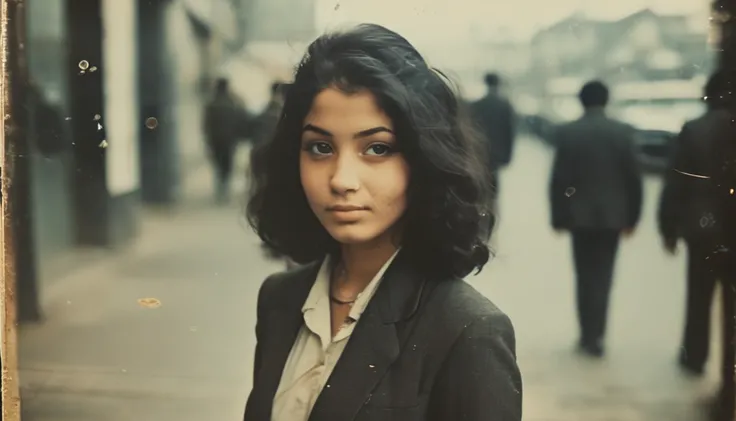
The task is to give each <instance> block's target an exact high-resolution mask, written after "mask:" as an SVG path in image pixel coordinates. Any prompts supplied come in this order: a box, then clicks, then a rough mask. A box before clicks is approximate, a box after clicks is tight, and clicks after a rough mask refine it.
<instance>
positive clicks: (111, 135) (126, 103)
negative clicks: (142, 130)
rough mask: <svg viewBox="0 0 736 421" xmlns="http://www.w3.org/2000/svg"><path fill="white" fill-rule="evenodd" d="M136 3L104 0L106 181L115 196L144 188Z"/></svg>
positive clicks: (127, 0)
mask: <svg viewBox="0 0 736 421" xmlns="http://www.w3.org/2000/svg"><path fill="white" fill-rule="evenodd" d="M136 20H137V18H136V2H135V1H133V0H123V1H121V0H102V24H103V27H104V28H105V29H104V37H103V40H102V45H103V47H102V48H103V59H104V62H103V63H102V66H104V67H103V70H104V72H105V78H104V86H103V91H104V93H105V105H104V107H105V124H106V125H107V127H105V129H106V133H107V139H106V141H107V147H106V149H107V151H106V154H105V156H106V166H105V170H106V176H107V177H106V181H107V190H108V193H109V194H110V195H111V196H120V195H123V194H128V193H131V192H134V191H136V190H138V189H139V187H140V172H139V171H138V167H139V165H140V163H139V156H138V126H139V124H140V123H141V122H138V119H139V117H138V77H137V72H136V67H137V65H138V64H137V50H136V38H135V34H136V30H137V23H136Z"/></svg>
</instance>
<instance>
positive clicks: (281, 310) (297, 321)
mask: <svg viewBox="0 0 736 421" xmlns="http://www.w3.org/2000/svg"><path fill="white" fill-rule="evenodd" d="M320 263H321V262H319V263H315V264H313V265H309V266H307V267H306V268H304V269H303V271H302V272H301V273H298V274H297V279H293V280H290V281H288V282H292V283H293V284H294V285H293V287H290V288H284V289H283V290H282V292H288V294H287V295H285V296H282V297H272V298H271V300H272V301H271V303H269V304H270V305H271V307H270V308H269V309H267V310H266V311H267V313H266V314H265V316H264V317H265V319H266V320H264V321H263V325H264V329H265V331H266V334H265V335H264V338H263V343H262V344H259V346H260V349H261V352H262V353H263V355H262V357H261V358H262V361H263V363H262V366H261V371H260V373H259V374H260V377H261V379H262V380H261V382H260V383H261V384H260V385H257V386H258V389H257V390H256V389H254V390H253V392H252V394H255V396H253V403H254V404H255V405H256V408H254V410H253V413H254V414H256V416H254V417H253V418H249V419H253V420H259V421H260V420H263V421H268V420H270V419H271V410H272V409H273V399H274V396H275V395H276V391H277V389H278V386H279V383H280V381H281V374H282V372H283V370H284V366H285V365H286V360H287V358H288V357H289V353H290V352H291V347H292V346H293V345H294V341H295V340H296V336H297V334H298V333H299V329H300V328H301V327H302V324H303V323H304V319H303V315H302V306H303V304H304V300H306V298H307V295H308V294H309V290H310V289H311V287H312V284H313V283H314V280H315V279H316V276H317V271H318V270H319V268H320Z"/></svg>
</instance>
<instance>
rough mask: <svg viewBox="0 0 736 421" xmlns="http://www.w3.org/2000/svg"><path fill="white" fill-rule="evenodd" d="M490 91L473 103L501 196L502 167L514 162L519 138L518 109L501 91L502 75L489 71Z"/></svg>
mask: <svg viewBox="0 0 736 421" xmlns="http://www.w3.org/2000/svg"><path fill="white" fill-rule="evenodd" d="M484 81H485V84H486V88H487V93H486V95H485V96H484V97H483V98H481V99H479V100H478V101H476V102H474V103H472V104H471V105H470V111H471V115H472V117H473V120H474V121H475V124H476V126H477V127H478V128H479V129H480V131H481V132H482V134H483V135H484V137H485V140H486V142H487V143H486V145H487V154H488V159H489V163H488V165H489V167H490V169H491V175H492V180H493V185H494V198H496V197H498V191H499V181H500V180H499V175H500V171H501V170H502V169H503V168H505V167H506V166H508V165H509V164H510V163H511V159H512V157H513V153H514V140H515V138H516V112H515V111H514V107H513V106H512V105H511V102H510V101H509V100H508V99H507V98H506V97H505V96H503V95H502V94H501V78H500V76H499V75H497V74H495V73H488V74H486V75H485V78H484Z"/></svg>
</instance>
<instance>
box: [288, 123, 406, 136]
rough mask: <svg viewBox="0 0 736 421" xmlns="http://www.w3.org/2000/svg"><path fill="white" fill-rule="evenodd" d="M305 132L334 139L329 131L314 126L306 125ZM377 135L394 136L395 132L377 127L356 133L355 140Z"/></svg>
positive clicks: (303, 129) (303, 131) (303, 130)
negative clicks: (386, 134) (387, 134)
mask: <svg viewBox="0 0 736 421" xmlns="http://www.w3.org/2000/svg"><path fill="white" fill-rule="evenodd" d="M305 132H313V133H317V134H319V135H322V136H327V137H332V136H333V135H332V133H330V132H329V131H327V130H325V129H323V128H321V127H318V126H315V125H313V124H307V125H305V126H304V128H302V133H305ZM376 133H390V134H394V132H393V130H391V129H389V128H388V127H384V126H377V127H373V128H370V129H367V130H361V131H359V132H358V133H356V134H355V135H354V136H353V138H354V139H359V138H363V137H368V136H371V135H374V134H376Z"/></svg>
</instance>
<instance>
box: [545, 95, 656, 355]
mask: <svg viewBox="0 0 736 421" xmlns="http://www.w3.org/2000/svg"><path fill="white" fill-rule="evenodd" d="M608 97H609V93H608V88H607V87H606V86H605V85H604V84H603V83H601V82H599V81H592V82H589V83H587V84H585V86H583V88H582V89H581V90H580V94H579V99H580V102H581V103H582V105H583V108H584V109H585V112H584V114H583V116H582V117H581V118H579V119H578V120H576V121H573V122H571V123H567V124H564V125H562V126H560V127H558V128H557V129H556V130H555V133H554V141H555V145H557V149H556V153H555V158H554V164H553V169H552V176H551V180H550V189H549V197H550V202H551V211H552V212H551V213H552V226H553V228H554V229H555V230H557V231H569V232H570V234H571V237H572V248H573V256H574V263H575V272H576V278H577V307H578V318H579V322H580V330H581V336H580V343H579V346H580V350H581V351H582V352H584V353H586V354H588V355H591V356H595V357H601V356H603V354H604V344H603V343H604V337H605V331H606V320H607V315H608V302H609V295H610V290H611V284H612V281H613V273H614V266H615V261H616V254H617V251H618V246H619V238H620V236H621V235H622V234H623V235H626V236H628V235H631V234H632V233H633V232H634V230H635V227H636V225H637V224H638V222H639V217H640V214H641V206H642V180H641V173H640V170H639V167H638V165H637V160H636V155H635V151H634V128H632V127H631V126H628V125H626V124H624V123H621V122H618V121H615V120H613V119H611V118H609V117H608V116H607V115H606V112H605V108H606V105H607V104H608Z"/></svg>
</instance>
